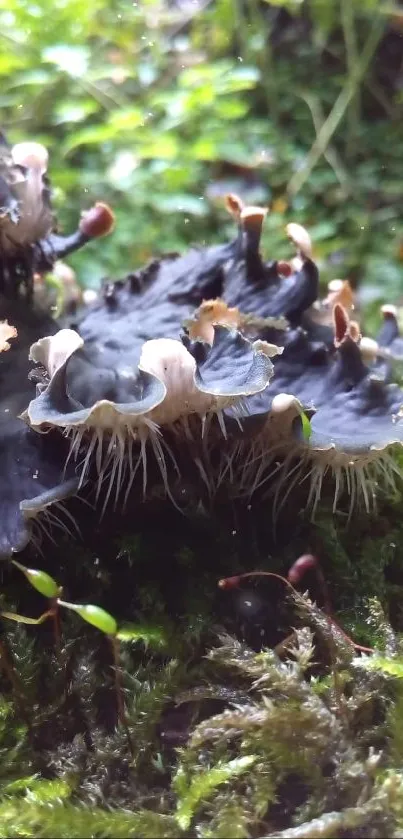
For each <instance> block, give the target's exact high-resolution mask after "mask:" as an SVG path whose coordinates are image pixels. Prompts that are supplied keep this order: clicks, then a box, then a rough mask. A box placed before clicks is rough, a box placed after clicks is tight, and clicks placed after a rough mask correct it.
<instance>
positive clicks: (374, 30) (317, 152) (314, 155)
mask: <svg viewBox="0 0 403 839" xmlns="http://www.w3.org/2000/svg"><path fill="white" fill-rule="evenodd" d="M383 29H384V23H383V22H382V21H381V20H380V18H376V20H375V21H374V23H373V25H372V27H371V31H370V33H369V35H368V38H367V40H366V43H365V45H364V49H363V51H362V54H361V58H360V60H359V61H358V62H357V63H356V65H355V67H354V71H353V73H352V74H351V76H350V77H349V78H348V80H347V83H346V84H345V86H344V87H343V89H342V91H341V93H340V94H339V96H338V97H337V99H336V102H335V103H334V105H333V108H332V110H331V111H330V114H329V116H328V117H327V119H326V120H325V122H324V123H323V125H322V128H321V129H320V131H319V134H318V136H317V137H316V140H315V142H314V143H313V145H312V146H311V149H310V151H309V153H308V155H307V157H306V160H305V165H304V167H303V168H302V169H299V171H297V172H296V173H295V174H294V175H293V176H292V178H291V180H290V181H289V183H288V186H287V192H288V193H289V195H291V196H295V195H297V193H298V192H299V191H300V189H301V188H302V187H303V186H304V184H305V183H306V181H307V180H308V178H309V176H310V174H311V172H312V170H313V169H314V167H315V166H316V164H317V163H318V161H319V160H320V158H321V157H322V155H323V154H324V153H325V151H326V149H327V147H328V145H329V143H330V140H331V138H332V136H333V134H334V132H335V131H336V129H337V127H338V125H339V123H340V122H341V120H342V119H343V117H344V114H345V112H346V109H347V107H348V105H349V104H350V102H351V100H352V98H353V96H354V95H355V93H356V91H357V88H358V85H359V84H360V82H361V80H362V79H363V77H364V75H365V73H366V71H367V69H368V66H369V64H370V62H371V60H372V58H373V56H374V53H375V50H376V47H377V45H378V42H379V39H380V37H381V35H382V32H383Z"/></svg>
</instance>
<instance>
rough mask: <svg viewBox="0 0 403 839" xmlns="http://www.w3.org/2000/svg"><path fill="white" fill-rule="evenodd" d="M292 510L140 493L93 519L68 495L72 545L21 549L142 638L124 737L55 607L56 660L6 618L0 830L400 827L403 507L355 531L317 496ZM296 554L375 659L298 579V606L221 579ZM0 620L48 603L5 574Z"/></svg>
mask: <svg viewBox="0 0 403 839" xmlns="http://www.w3.org/2000/svg"><path fill="white" fill-rule="evenodd" d="M300 501H301V499H300V498H299V497H297V496H294V497H293V498H290V499H288V503H287V506H286V508H285V509H283V511H282V512H281V515H280V518H279V520H278V522H277V525H276V527H275V528H274V527H273V521H272V517H271V514H270V509H271V508H270V501H269V500H267V499H266V500H264V499H261V500H257V501H255V502H253V503H252V504H250V505H247V504H234V503H231V502H229V501H225V500H222V501H221V502H220V503H217V504H216V505H215V506H214V507H212V508H210V509H208V510H207V509H205V508H204V507H202V506H201V505H200V504H199V503H198V501H197V499H196V500H195V499H194V498H193V500H192V499H190V498H189V503H188V509H187V512H186V515H183V514H182V513H179V512H178V511H176V510H175V508H174V507H173V506H172V505H171V504H170V503H169V502H166V501H160V500H154V501H149V502H147V503H146V504H141V505H139V506H138V507H137V508H134V509H132V510H131V512H130V514H126V515H125V516H120V515H118V514H117V513H115V514H108V516H105V518H104V520H103V521H102V522H100V523H99V522H98V520H97V517H96V514H95V512H93V511H92V510H91V509H90V508H89V507H88V506H87V505H83V504H82V503H81V502H76V504H75V505H73V507H71V508H70V509H71V511H72V512H74V513H75V514H77V516H78V520H79V524H80V528H81V534H82V535H81V540H74V539H71V538H69V537H67V536H66V537H63V538H60V537H59V536H58V535H57V531H56V532H54V533H53V537H54V538H55V542H54V543H52V542H51V541H49V540H46V541H44V542H43V544H42V555H41V554H38V553H36V551H35V549H33V548H31V549H30V550H27V551H26V552H25V555H23V556H22V557H21V561H22V562H24V563H25V564H26V565H28V566H31V567H32V566H33V567H37V568H42V569H44V570H46V571H48V572H49V573H50V574H52V575H53V576H54V577H55V578H56V579H57V580H58V582H60V584H61V585H63V588H64V597H65V599H67V600H71V601H74V602H76V603H95V604H97V605H99V606H102V607H104V608H105V609H107V610H108V611H109V612H110V613H111V614H113V615H114V616H115V617H116V618H117V620H118V622H119V624H122V623H127V622H130V623H131V624H135V625H136V628H137V631H138V636H139V640H137V641H133V640H132V641H130V642H127V643H122V644H121V667H122V672H123V684H124V693H125V704H126V723H127V725H126V727H125V726H124V725H123V726H122V725H118V724H117V703H116V693H115V685H114V669H113V656H112V649H111V645H110V642H109V640H108V638H106V637H105V636H103V635H102V634H101V633H100V632H98V631H97V630H96V629H93V628H92V627H90V626H88V625H87V624H84V623H83V622H82V621H80V619H79V618H78V617H77V616H75V615H70V614H69V613H68V614H67V615H66V616H65V614H63V615H62V639H61V645H60V648H59V649H58V648H57V645H55V637H54V626H53V623H52V622H51V621H47V622H46V623H44V624H42V625H41V626H39V627H25V626H24V627H23V626H21V625H19V624H15V623H12V622H10V621H6V620H3V623H2V635H1V642H2V645H3V647H2V661H3V664H4V663H6V664H7V663H9V664H10V663H11V666H12V674H13V679H14V687H13V686H12V685H11V682H10V678H9V676H10V668H7V667H6V668H4V667H3V672H2V677H1V679H2V685H1V686H2V699H1V706H0V757H1V768H0V788H1V797H0V834H1V835H5V836H10V837H17V836H18V837H19V836H35V837H47V836H56V837H73V836H77V837H79V836H80V837H82V836H88V837H103V836H108V837H109V836H122V837H125V836H136V837H143V836H144V837H153V836H155V837H164V836H184V837H185V836H186V837H187V836H189V837H192V836H202V837H221V836H223V837H224V836H226V837H227V836H228V837H247V836H252V837H269V836H277V835H280V836H290V837H292V836H296V837H304V836H307V837H311V836H324V837H325V836H329V837H330V836H332V837H336V836H337V837H344V836H351V837H360V836H374V837H378V836H392V835H396V836H397V835H401V834H400V833H399V831H400V830H402V829H403V773H402V770H401V764H402V758H403V739H402V734H401V730H402V725H403V693H402V688H403V682H402V678H403V643H402V641H401V640H400V638H399V633H402V632H403V612H402V605H401V596H400V593H401V585H402V582H403V538H402V537H403V522H402V520H401V496H400V495H397V496H396V497H395V498H392V499H391V498H385V499H381V500H380V504H379V509H378V513H377V515H376V516H375V515H368V514H367V513H365V512H361V513H357V514H355V515H354V516H353V517H352V519H351V520H350V522H348V521H347V515H346V514H344V513H343V512H340V513H337V514H333V513H332V512H331V509H330V507H329V506H328V504H327V501H326V499H324V500H323V504H322V506H321V509H320V512H319V513H318V514H317V517H316V519H315V522H312V521H310V519H309V516H308V515H306V514H302V513H299V512H298V511H299V508H300ZM74 506H75V507H76V509H73V508H74ZM307 552H312V553H314V554H315V555H316V556H317V557H318V558H319V559H320V565H321V569H322V571H323V574H324V576H325V579H326V583H327V588H328V593H329V597H330V600H331V603H332V608H333V613H334V615H335V617H336V619H337V622H338V623H339V624H340V625H341V626H342V627H343V629H344V630H345V631H346V632H347V633H348V635H351V637H352V638H353V639H354V641H355V642H357V643H360V644H364V645H367V646H370V647H376V648H377V650H378V652H377V653H376V654H375V656H369V655H368V656H366V655H360V654H359V653H358V652H357V651H356V650H355V649H354V647H353V646H352V645H351V644H350V643H349V642H348V641H347V640H346V638H345V637H344V636H343V634H342V633H340V632H339V631H338V630H337V628H336V627H335V626H334V625H333V624H331V623H330V621H329V619H328V618H327V617H326V616H325V615H324V613H323V612H322V611H321V610H320V609H319V608H318V607H319V606H321V605H322V600H323V591H322V589H321V586H319V585H318V583H317V579H316V577H315V574H314V573H313V572H309V573H308V574H306V576H305V577H304V579H303V580H302V582H301V586H300V592H301V595H300V596H296V597H290V596H289V595H288V594H287V589H286V587H285V586H284V584H283V583H281V581H279V580H277V581H276V580H274V579H273V578H255V580H254V581H253V580H252V581H250V582H247V583H245V584H244V585H242V586H241V587H239V588H237V589H228V590H221V589H220V588H219V587H218V585H217V583H218V580H219V579H220V578H222V577H226V576H232V575H235V574H239V573H242V572H245V571H248V570H253V569H260V570H264V571H272V572H276V573H278V574H287V571H288V569H289V567H290V566H291V565H292V563H293V562H294V561H295V559H296V558H297V557H298V556H299V555H300V554H302V553H307ZM306 589H308V590H309V599H307V598H306V597H303V596H302V594H303V592H304V591H305V590H306ZM315 602H316V603H317V604H318V607H317V606H315V605H314V603H315ZM2 608H3V609H4V610H5V609H7V610H8V611H11V610H15V611H16V612H18V613H21V614H25V615H30V616H37V615H39V614H40V613H41V612H43V611H44V608H46V601H45V605H44V599H43V597H41V595H39V594H37V593H36V592H34V591H33V589H32V588H31V587H30V586H28V584H27V582H26V581H25V579H24V578H23V577H22V575H21V574H20V572H19V571H18V570H17V569H15V568H13V567H11V566H8V565H4V568H3V570H2ZM389 621H390V623H389ZM290 636H291V637H290ZM286 638H289V642H288V646H287V648H286V649H283V648H281V647H277V648H276V651H274V647H276V645H278V644H281V642H282V641H283V640H284V639H286ZM5 656H6V658H7V659H8V662H7V661H6V662H5ZM7 670H8V675H7Z"/></svg>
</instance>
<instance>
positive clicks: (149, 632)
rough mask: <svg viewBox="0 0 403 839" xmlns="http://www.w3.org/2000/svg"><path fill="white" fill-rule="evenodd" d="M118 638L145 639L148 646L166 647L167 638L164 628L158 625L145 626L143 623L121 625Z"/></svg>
mask: <svg viewBox="0 0 403 839" xmlns="http://www.w3.org/2000/svg"><path fill="white" fill-rule="evenodd" d="M117 638H118V639H119V641H123V642H125V641H144V643H145V644H146V646H150V647H158V648H160V647H166V646H167V643H168V641H167V638H166V635H165V633H164V630H163V629H161V628H160V627H158V626H144V625H141V624H137V625H136V624H134V623H127V624H123V626H121V627H120V629H119V631H118V633H117Z"/></svg>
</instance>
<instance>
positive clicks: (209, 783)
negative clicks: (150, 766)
mask: <svg viewBox="0 0 403 839" xmlns="http://www.w3.org/2000/svg"><path fill="white" fill-rule="evenodd" d="M256 760H257V757H256V756H255V755H245V757H237V758H234V760H229V761H228V762H224V761H222V762H220V763H218V764H217V765H216V766H213V767H212V768H211V769H207V770H206V771H205V772H203V774H200V775H197V776H196V777H195V778H193V780H191V782H190V784H188V783H187V779H186V773H185V770H184V769H183V767H181V766H180V767H179V769H178V771H177V773H176V775H175V778H174V781H173V785H174V788H176V791H177V793H178V803H177V808H176V821H177V822H178V825H179V827H180V828H181V830H188V828H189V827H190V824H191V822H192V819H193V817H194V815H195V812H196V810H197V808H198V807H199V805H200V804H201V803H204V802H205V801H206V799H208V798H210V796H211V795H212V794H213V793H214V791H215V790H216V788H217V787H218V786H220V784H224V783H225V782H226V781H229V780H231V778H236V777H239V775H242V774H243V773H244V772H246V770H247V769H249V768H250V767H251V766H253V764H254V763H255V761H256Z"/></svg>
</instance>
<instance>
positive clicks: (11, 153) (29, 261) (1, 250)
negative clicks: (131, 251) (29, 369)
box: [0, 135, 114, 296]
mask: <svg viewBox="0 0 403 839" xmlns="http://www.w3.org/2000/svg"><path fill="white" fill-rule="evenodd" d="M47 166H48V153H47V150H46V148H45V147H44V146H42V145H41V144H40V143H34V142H25V143H18V144H17V145H15V146H12V147H10V146H9V145H8V143H7V141H6V139H5V137H4V136H3V135H0V293H3V294H7V295H10V296H13V295H14V296H15V294H16V293H17V292H18V290H19V289H20V288H21V287H25V290H26V291H27V292H28V296H30V295H32V290H33V277H34V274H36V273H38V274H42V273H45V272H47V271H50V270H51V269H52V267H53V264H54V263H55V261H56V260H57V259H59V258H62V257H63V256H66V255H67V254H68V253H71V252H72V251H74V250H77V249H78V248H80V247H82V246H83V245H84V244H86V242H88V241H89V240H90V239H94V238H98V237H99V236H103V235H104V234H105V233H108V232H109V231H110V230H111V228H112V226H113V221H114V219H113V214H112V211H111V210H110V208H109V207H108V206H107V205H106V204H102V203H98V204H96V205H95V206H94V207H92V208H91V209H90V210H89V211H87V213H86V214H84V216H83V217H82V219H81V221H80V224H79V228H78V230H77V231H76V232H75V233H73V234H71V235H69V236H61V235H59V234H57V233H56V232H54V226H55V219H54V216H53V212H52V208H51V189H50V182H49V180H48V178H47V174H46V172H47Z"/></svg>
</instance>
